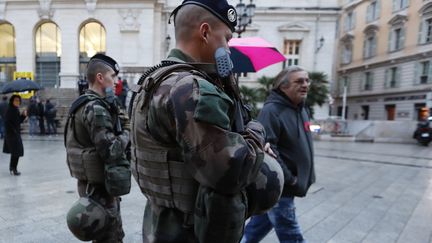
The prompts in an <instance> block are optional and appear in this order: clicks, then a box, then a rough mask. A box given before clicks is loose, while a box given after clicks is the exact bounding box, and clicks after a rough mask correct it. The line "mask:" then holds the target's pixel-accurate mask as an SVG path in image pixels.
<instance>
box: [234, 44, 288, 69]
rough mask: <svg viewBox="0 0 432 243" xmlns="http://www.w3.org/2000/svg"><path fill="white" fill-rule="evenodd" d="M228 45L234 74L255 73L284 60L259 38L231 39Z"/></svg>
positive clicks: (272, 47)
mask: <svg viewBox="0 0 432 243" xmlns="http://www.w3.org/2000/svg"><path fill="white" fill-rule="evenodd" d="M228 45H229V46H230V51H231V60H232V61H233V64H234V70H233V72H234V73H247V72H257V71H259V70H261V69H263V68H265V67H267V66H270V65H272V64H275V63H278V62H283V61H285V60H286V58H285V57H284V56H283V55H282V54H281V53H280V52H279V51H278V50H277V49H276V48H275V47H274V46H273V45H272V44H270V43H268V42H267V41H266V40H264V39H262V38H260V37H246V38H232V39H231V40H230V41H229V42H228Z"/></svg>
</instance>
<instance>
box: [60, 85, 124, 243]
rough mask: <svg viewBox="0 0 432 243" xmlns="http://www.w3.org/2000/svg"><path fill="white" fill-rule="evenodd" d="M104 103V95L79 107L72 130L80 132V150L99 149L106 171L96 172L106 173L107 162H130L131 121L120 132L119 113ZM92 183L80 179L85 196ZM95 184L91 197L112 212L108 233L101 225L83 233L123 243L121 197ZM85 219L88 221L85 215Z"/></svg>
mask: <svg viewBox="0 0 432 243" xmlns="http://www.w3.org/2000/svg"><path fill="white" fill-rule="evenodd" d="M86 94H91V95H96V96H99V94H97V93H96V92H94V91H92V90H88V91H86ZM102 102H104V101H103V100H102V98H101V99H97V100H92V101H90V102H88V103H87V104H86V105H84V106H83V107H82V108H80V109H78V111H77V112H76V114H75V130H69V131H68V132H69V133H74V132H76V134H74V135H75V137H76V139H77V140H78V141H77V142H78V143H79V148H78V149H83V150H84V149H95V150H96V152H97V158H98V159H99V160H100V163H101V164H102V165H101V167H100V168H101V170H102V171H98V172H95V173H102V175H103V174H104V171H103V170H104V165H106V164H118V163H119V161H121V162H122V163H123V162H125V163H129V162H128V161H127V160H126V155H125V150H126V147H127V145H128V142H129V127H128V126H129V125H128V124H127V123H128V122H124V121H123V122H122V131H121V132H120V133H118V132H116V131H115V121H116V120H117V117H116V116H117V114H115V113H114V112H112V111H110V110H109V109H107V107H109V106H108V104H106V103H102ZM66 147H67V149H69V147H70V144H68V141H66ZM75 164H79V163H75ZM128 166H130V165H128ZM129 173H130V171H129ZM89 183H90V182H87V181H84V180H78V193H79V195H80V196H81V197H85V196H87V192H86V188H87V186H88V184H89ZM91 186H92V187H94V191H93V193H92V194H91V198H92V199H93V200H95V201H97V202H99V203H100V204H101V205H102V207H103V208H104V210H105V212H106V213H107V215H108V218H109V222H108V225H107V226H106V227H107V228H108V229H107V230H106V231H104V233H100V231H99V228H98V227H96V231H97V232H98V233H97V235H94V236H91V235H88V234H90V233H89V232H91V231H92V229H89V228H85V232H84V233H83V234H84V235H85V237H91V239H93V240H95V241H93V242H109V243H111V242H122V239H123V237H124V233H123V229H122V223H121V215H120V198H119V197H115V196H113V195H110V194H109V192H108V191H107V189H106V185H104V184H103V182H102V183H101V184H91ZM83 205H84V204H82V203H80V201H78V205H76V206H77V209H82V207H83ZM88 209H89V210H90V209H93V208H88ZM86 210H87V209H86ZM89 212H93V211H89ZM92 217H93V216H92ZM94 217H96V216H94ZM82 219H83V220H84V219H85V218H82ZM89 219H91V218H89ZM84 225H85V224H84ZM95 234H96V233H95Z"/></svg>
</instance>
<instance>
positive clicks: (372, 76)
mask: <svg viewBox="0 0 432 243" xmlns="http://www.w3.org/2000/svg"><path fill="white" fill-rule="evenodd" d="M370 75H371V82H370V90H373V86H374V83H375V72H371V73H370Z"/></svg>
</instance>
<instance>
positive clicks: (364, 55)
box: [363, 36, 367, 58]
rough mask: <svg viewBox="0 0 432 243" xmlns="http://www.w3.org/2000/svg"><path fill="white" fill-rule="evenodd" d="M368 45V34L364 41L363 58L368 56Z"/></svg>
mask: <svg viewBox="0 0 432 243" xmlns="http://www.w3.org/2000/svg"><path fill="white" fill-rule="evenodd" d="M366 45H367V36H365V39H364V41H363V58H367V56H366V54H367V53H366V49H367V47H366Z"/></svg>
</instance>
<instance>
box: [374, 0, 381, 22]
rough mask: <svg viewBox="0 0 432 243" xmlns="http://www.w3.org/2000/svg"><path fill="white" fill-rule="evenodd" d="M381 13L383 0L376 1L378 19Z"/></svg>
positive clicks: (376, 17)
mask: <svg viewBox="0 0 432 243" xmlns="http://www.w3.org/2000/svg"><path fill="white" fill-rule="evenodd" d="M380 15H381V0H377V1H376V7H375V19H378V18H379V16H380Z"/></svg>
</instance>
